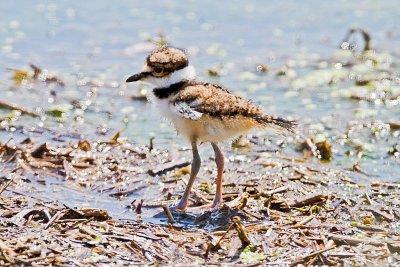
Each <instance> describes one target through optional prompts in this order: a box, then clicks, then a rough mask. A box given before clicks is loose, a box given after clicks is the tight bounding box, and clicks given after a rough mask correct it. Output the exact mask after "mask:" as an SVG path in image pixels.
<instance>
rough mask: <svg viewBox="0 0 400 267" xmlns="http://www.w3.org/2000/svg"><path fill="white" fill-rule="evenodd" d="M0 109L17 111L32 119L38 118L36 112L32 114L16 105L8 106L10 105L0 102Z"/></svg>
mask: <svg viewBox="0 0 400 267" xmlns="http://www.w3.org/2000/svg"><path fill="white" fill-rule="evenodd" d="M0 107H1V108H6V109H11V110H17V111H19V112H21V113H22V114H26V115H30V116H32V117H40V115H39V114H38V113H36V112H32V111H29V110H26V109H24V108H21V107H18V106H16V105H13V104H10V103H6V102H4V101H0Z"/></svg>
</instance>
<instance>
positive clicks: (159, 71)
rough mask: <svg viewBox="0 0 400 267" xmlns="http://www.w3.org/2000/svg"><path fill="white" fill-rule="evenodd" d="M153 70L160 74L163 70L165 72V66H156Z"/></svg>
mask: <svg viewBox="0 0 400 267" xmlns="http://www.w3.org/2000/svg"><path fill="white" fill-rule="evenodd" d="M153 71H154V72H155V73H157V74H160V73H161V72H163V68H157V67H156V68H154V69H153Z"/></svg>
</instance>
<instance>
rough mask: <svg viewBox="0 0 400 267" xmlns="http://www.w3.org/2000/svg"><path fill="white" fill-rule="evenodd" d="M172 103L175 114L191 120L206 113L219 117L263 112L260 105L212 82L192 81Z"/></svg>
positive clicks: (251, 114)
mask: <svg viewBox="0 0 400 267" xmlns="http://www.w3.org/2000/svg"><path fill="white" fill-rule="evenodd" d="M170 103H171V109H172V111H173V112H174V113H175V114H178V115H180V116H182V117H184V118H187V119H191V120H199V119H200V118H201V116H202V115H204V114H206V115H209V116H212V117H219V118H222V117H224V116H235V115H243V116H246V117H251V118H253V117H257V116H259V115H261V114H262V111H261V109H260V107H257V106H255V105H253V104H252V103H251V102H250V101H248V100H246V99H244V98H242V97H240V96H236V95H233V94H232V93H230V92H229V91H228V90H226V89H224V88H222V87H220V86H217V85H214V84H210V83H191V84H189V85H187V86H186V87H185V88H184V89H183V90H181V91H180V92H179V93H177V94H176V95H175V96H174V97H173V98H172V99H171V102H170Z"/></svg>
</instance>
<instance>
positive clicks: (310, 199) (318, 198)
mask: <svg viewBox="0 0 400 267" xmlns="http://www.w3.org/2000/svg"><path fill="white" fill-rule="evenodd" d="M327 199H328V196H327V195H324V194H319V195H312V196H306V197H304V198H302V199H300V200H296V199H294V200H289V201H288V202H284V203H282V204H283V207H282V208H300V207H304V206H309V205H313V204H316V203H319V202H322V201H326V200H327ZM285 206H286V207H285Z"/></svg>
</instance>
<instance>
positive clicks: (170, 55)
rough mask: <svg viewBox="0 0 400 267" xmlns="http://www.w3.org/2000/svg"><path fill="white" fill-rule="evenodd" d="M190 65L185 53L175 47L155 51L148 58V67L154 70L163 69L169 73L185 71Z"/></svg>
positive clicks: (164, 47)
mask: <svg viewBox="0 0 400 267" xmlns="http://www.w3.org/2000/svg"><path fill="white" fill-rule="evenodd" d="M188 64H189V61H188V58H187V56H186V54H185V52H184V51H183V50H181V49H178V48H174V47H168V46H163V47H161V48H158V49H155V50H153V52H151V54H150V55H149V56H148V57H147V65H149V66H150V67H152V68H163V69H164V70H165V71H168V72H172V71H175V70H179V69H183V68H184V67H186V66H187V65H188Z"/></svg>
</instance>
